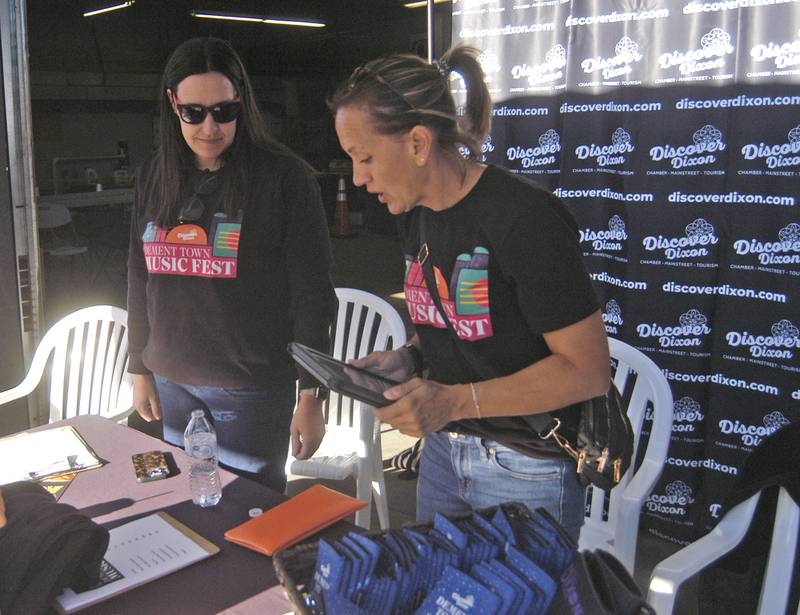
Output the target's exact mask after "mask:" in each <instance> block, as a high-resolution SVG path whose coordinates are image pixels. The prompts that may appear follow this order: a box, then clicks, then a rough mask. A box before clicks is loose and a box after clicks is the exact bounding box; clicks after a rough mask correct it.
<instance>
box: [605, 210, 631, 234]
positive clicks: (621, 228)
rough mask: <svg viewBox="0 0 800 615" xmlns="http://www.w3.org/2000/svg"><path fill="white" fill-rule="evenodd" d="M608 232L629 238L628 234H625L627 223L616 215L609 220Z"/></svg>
mask: <svg viewBox="0 0 800 615" xmlns="http://www.w3.org/2000/svg"><path fill="white" fill-rule="evenodd" d="M608 230H610V231H611V232H612V233H618V234H620V235H625V237H626V238H627V234H625V222H623V220H622V218H620V217H619V216H618V215H616V214H614V215H613V216H611V217H610V218H609V219H608Z"/></svg>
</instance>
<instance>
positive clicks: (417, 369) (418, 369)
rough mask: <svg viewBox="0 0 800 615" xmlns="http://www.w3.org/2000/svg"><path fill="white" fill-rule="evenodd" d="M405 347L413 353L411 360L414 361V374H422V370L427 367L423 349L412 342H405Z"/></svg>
mask: <svg viewBox="0 0 800 615" xmlns="http://www.w3.org/2000/svg"><path fill="white" fill-rule="evenodd" d="M403 348H405V349H406V350H408V353H409V354H410V355H411V360H412V361H413V362H414V375H415V376H422V370H423V369H424V367H425V364H424V362H423V360H422V351H421V350H420V349H419V348H417V347H416V346H414V344H412V343H411V342H408V344H405V345H404V346H403Z"/></svg>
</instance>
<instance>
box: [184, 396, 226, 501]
mask: <svg viewBox="0 0 800 615" xmlns="http://www.w3.org/2000/svg"><path fill="white" fill-rule="evenodd" d="M183 442H184V445H185V447H186V453H187V454H188V455H189V456H190V457H191V458H192V466H191V468H190V469H189V491H191V493H192V501H193V502H194V503H195V504H197V505H198V506H202V507H204V508H205V507H207V506H216V505H217V502H219V501H220V499H221V498H222V485H221V483H220V480H219V472H217V434H216V432H215V431H214V427H213V426H212V425H211V423H209V422H208V419H207V418H206V417H205V414H204V413H203V411H202V410H192V418H191V419H190V420H189V424H188V425H187V426H186V431H185V432H183Z"/></svg>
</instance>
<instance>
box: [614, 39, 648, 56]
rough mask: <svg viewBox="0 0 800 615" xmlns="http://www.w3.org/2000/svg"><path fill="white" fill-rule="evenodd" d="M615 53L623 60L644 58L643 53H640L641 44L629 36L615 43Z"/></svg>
mask: <svg viewBox="0 0 800 615" xmlns="http://www.w3.org/2000/svg"><path fill="white" fill-rule="evenodd" d="M614 53H616V54H617V57H618V58H621V59H622V61H623V62H638V61H639V60H641V59H642V54H640V53H639V44H638V43H637V42H636V41H634V40H633V39H631V38H630V37H628V36H623V37H622V38H621V39H619V42H618V43H617V44H616V45H614Z"/></svg>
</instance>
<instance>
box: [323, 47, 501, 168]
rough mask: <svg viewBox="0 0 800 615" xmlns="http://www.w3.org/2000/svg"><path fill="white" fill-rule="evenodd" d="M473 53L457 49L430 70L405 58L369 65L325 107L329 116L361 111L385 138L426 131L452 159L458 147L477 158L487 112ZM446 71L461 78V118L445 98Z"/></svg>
mask: <svg viewBox="0 0 800 615" xmlns="http://www.w3.org/2000/svg"><path fill="white" fill-rule="evenodd" d="M478 53H479V52H478V50H477V49H474V48H472V47H467V46H465V45H457V46H455V47H452V48H450V49H449V50H448V51H447V52H445V54H444V55H443V56H442V58H441V60H438V61H435V62H434V63H432V64H428V63H427V62H426V61H425V60H423V59H422V58H420V57H419V56H415V55H411V54H395V55H391V56H388V57H385V58H379V59H377V60H372V61H371V62H367V63H366V64H364V65H363V66H360V67H358V68H357V69H356V70H355V71H353V74H352V75H350V78H349V79H348V80H347V81H345V82H344V83H343V84H342V85H341V86H340V87H339V88H338V89H337V90H336V92H335V93H334V94H333V96H331V98H330V99H328V107H329V108H330V110H331V111H333V113H334V115H335V114H336V111H337V110H338V109H340V108H341V107H349V106H360V107H364V108H365V109H366V110H367V111H368V112H369V113H370V115H371V116H372V125H373V127H374V128H375V130H377V131H378V132H380V133H382V134H387V135H395V134H402V133H405V132H408V131H409V130H411V129H412V128H413V127H414V126H417V125H419V124H422V125H424V126H428V127H430V128H431V130H432V131H433V133H434V134H435V135H436V143H437V145H438V146H439V147H440V148H442V149H443V150H444V151H445V152H448V153H451V154H454V155H457V154H458V153H459V149H460V148H461V147H463V148H465V149H466V150H467V152H468V154H469V157H470V158H473V159H474V158H477V156H478V155H479V154H480V151H481V146H482V145H483V142H484V140H485V139H486V135H487V134H489V125H490V117H491V109H492V101H491V97H490V95H489V90H488V88H487V87H486V84H485V83H484V75H483V70H482V69H481V65H480V63H479V62H478ZM450 71H456V72H457V73H458V74H459V75H461V77H462V79H464V82H465V84H466V86H467V100H466V105H465V107H464V110H463V111H464V112H463V115H459V114H458V113H457V111H456V107H455V102H454V100H453V96H452V94H451V93H450V83H449V74H450Z"/></svg>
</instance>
